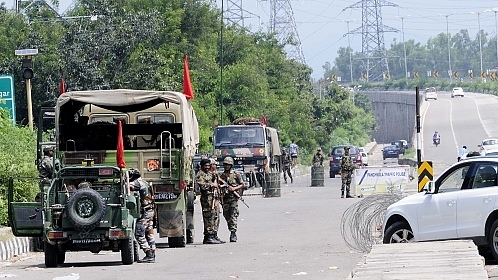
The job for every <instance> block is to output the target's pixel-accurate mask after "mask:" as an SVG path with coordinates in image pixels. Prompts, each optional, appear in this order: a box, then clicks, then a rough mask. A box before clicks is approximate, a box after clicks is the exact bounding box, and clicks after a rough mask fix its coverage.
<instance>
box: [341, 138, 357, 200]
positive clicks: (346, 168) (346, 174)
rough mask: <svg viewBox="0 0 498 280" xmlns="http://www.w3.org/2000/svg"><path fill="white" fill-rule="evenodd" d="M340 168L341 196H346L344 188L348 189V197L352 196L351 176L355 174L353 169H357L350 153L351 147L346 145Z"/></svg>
mask: <svg viewBox="0 0 498 280" xmlns="http://www.w3.org/2000/svg"><path fill="white" fill-rule="evenodd" d="M339 168H340V169H341V180H342V186H341V198H343V197H344V188H345V189H346V198H352V196H351V194H350V189H351V177H352V175H353V170H354V169H355V165H354V163H353V159H352V158H351V155H350V154H349V147H344V155H343V156H342V158H341V160H340V162H339Z"/></svg>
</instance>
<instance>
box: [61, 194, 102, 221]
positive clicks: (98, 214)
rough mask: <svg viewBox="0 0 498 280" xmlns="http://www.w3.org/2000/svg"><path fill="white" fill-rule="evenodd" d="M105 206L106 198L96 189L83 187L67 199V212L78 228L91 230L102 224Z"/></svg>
mask: <svg viewBox="0 0 498 280" xmlns="http://www.w3.org/2000/svg"><path fill="white" fill-rule="evenodd" d="M105 208H106V204H105V202H104V199H103V198H102V196H101V195H100V194H99V193H98V192H97V191H96V190H93V189H90V188H83V189H79V190H77V191H76V192H74V194H73V195H71V197H70V198H69V200H68V201H67V205H66V213H67V217H68V219H69V221H70V222H71V224H73V225H74V228H75V229H76V230H79V231H82V230H91V229H93V228H95V227H96V226H97V225H99V224H100V220H102V218H103V217H104V215H105Z"/></svg>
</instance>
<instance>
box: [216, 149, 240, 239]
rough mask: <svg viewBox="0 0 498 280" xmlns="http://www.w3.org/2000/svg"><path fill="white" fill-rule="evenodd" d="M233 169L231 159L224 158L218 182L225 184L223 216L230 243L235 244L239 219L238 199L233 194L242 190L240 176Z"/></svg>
mask: <svg viewBox="0 0 498 280" xmlns="http://www.w3.org/2000/svg"><path fill="white" fill-rule="evenodd" d="M232 167H233V158H232V157H226V158H225V160H223V169H224V171H223V173H221V174H219V177H220V182H224V183H226V185H227V187H226V191H225V195H224V196H223V216H224V217H225V220H226V221H227V225H228V230H229V231H230V242H237V217H239V197H238V196H237V195H235V194H234V192H238V191H239V190H240V189H242V188H244V181H243V180H242V176H241V175H240V174H239V173H238V172H237V171H235V170H233V169H232Z"/></svg>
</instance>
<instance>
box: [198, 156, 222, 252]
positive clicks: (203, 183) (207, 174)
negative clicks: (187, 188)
mask: <svg viewBox="0 0 498 280" xmlns="http://www.w3.org/2000/svg"><path fill="white" fill-rule="evenodd" d="M195 180H196V182H197V184H198V185H199V188H200V190H201V199H200V200H201V207H202V220H203V222H204V240H203V241H202V243H204V244H221V243H224V242H222V241H221V240H219V238H217V235H218V232H217V228H216V216H217V213H216V212H217V211H219V210H217V209H216V208H215V206H214V205H215V204H216V203H218V202H217V201H216V199H215V196H214V193H215V191H216V188H217V187H218V182H217V180H216V176H215V175H214V174H213V172H211V161H210V160H209V159H207V158H205V159H202V160H201V170H199V172H197V175H196V177H195ZM218 213H219V212H218Z"/></svg>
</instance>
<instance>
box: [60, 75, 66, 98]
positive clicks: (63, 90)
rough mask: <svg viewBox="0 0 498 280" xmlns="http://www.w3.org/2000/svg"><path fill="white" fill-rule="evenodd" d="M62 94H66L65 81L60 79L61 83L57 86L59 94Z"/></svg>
mask: <svg viewBox="0 0 498 280" xmlns="http://www.w3.org/2000/svg"><path fill="white" fill-rule="evenodd" d="M64 92H66V81H65V80H64V78H61V83H60V85H59V93H60V94H63V93H64Z"/></svg>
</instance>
